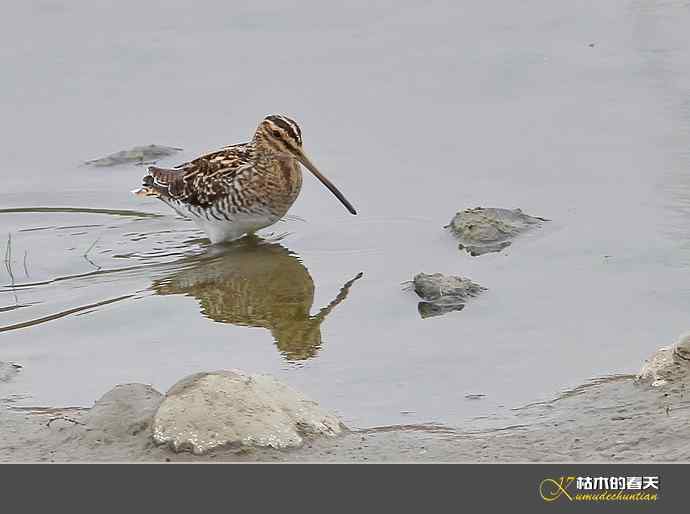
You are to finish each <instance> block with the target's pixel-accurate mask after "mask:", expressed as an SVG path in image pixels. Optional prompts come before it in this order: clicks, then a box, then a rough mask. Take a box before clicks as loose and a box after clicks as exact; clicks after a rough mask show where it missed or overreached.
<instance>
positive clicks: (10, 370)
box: [0, 362, 22, 382]
mask: <svg viewBox="0 0 690 514" xmlns="http://www.w3.org/2000/svg"><path fill="white" fill-rule="evenodd" d="M20 369H22V367H21V366H20V365H19V364H15V363H13V362H0V382H9V381H10V380H12V379H13V378H14V376H15V375H16V374H17V373H19V370H20Z"/></svg>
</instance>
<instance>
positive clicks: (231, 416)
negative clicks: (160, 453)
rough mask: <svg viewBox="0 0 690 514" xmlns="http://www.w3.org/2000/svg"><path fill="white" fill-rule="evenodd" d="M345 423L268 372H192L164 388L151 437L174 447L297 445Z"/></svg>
mask: <svg viewBox="0 0 690 514" xmlns="http://www.w3.org/2000/svg"><path fill="white" fill-rule="evenodd" d="M343 430H345V426H344V425H343V424H342V423H341V422H340V420H339V419H338V418H337V417H335V416H334V415H332V414H329V413H327V412H325V411H323V410H321V408H320V407H319V406H318V404H317V403H316V402H314V401H312V400H309V399H308V398H306V397H304V396H302V395H301V394H300V393H298V392H297V391H295V390H293V389H291V388H289V387H287V386H286V385H284V384H282V383H280V382H278V381H277V380H275V379H274V378H272V377H270V376H268V375H248V374H245V373H243V372H241V371H236V370H235V371H215V372H209V373H196V374H194V375H191V376H189V377H187V378H185V379H182V380H181V381H179V382H178V383H177V384H175V385H174V386H173V387H172V388H171V389H170V390H169V391H168V393H167V394H166V396H165V399H164V400H163V402H162V403H161V405H160V407H159V409H158V412H157V413H156V415H155V417H154V421H153V439H154V441H155V442H156V443H158V444H168V445H169V447H170V448H171V449H172V450H173V451H176V452H179V451H185V450H191V451H192V452H193V453H195V454H203V453H206V452H208V451H210V450H212V449H214V448H220V447H225V446H235V445H237V446H268V447H272V448H288V447H297V446H301V445H302V443H303V442H304V437H305V436H317V435H325V436H335V435H338V434H340V433H341V432H342V431H343Z"/></svg>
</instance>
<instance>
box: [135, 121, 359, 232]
mask: <svg viewBox="0 0 690 514" xmlns="http://www.w3.org/2000/svg"><path fill="white" fill-rule="evenodd" d="M300 164H302V165H303V166H304V167H305V168H307V169H308V170H309V171H311V172H312V173H313V174H314V176H315V177H316V178H318V179H319V180H320V181H321V183H322V184H323V185H324V186H326V187H327V188H328V189H330V191H331V192H332V193H333V194H334V195H335V196H336V197H337V198H338V200H340V201H341V202H342V203H343V205H345V207H346V208H347V210H348V211H350V213H352V214H357V211H355V209H354V207H352V204H350V202H348V201H347V199H346V198H345V197H344V196H343V194H342V193H341V192H340V191H339V190H338V188H337V187H335V186H334V185H333V183H332V182H331V181H330V180H328V179H327V178H326V177H324V176H323V175H322V174H321V172H320V171H319V170H318V169H317V168H316V166H314V165H313V164H312V163H311V161H310V160H309V159H308V158H307V156H306V155H305V153H304V150H303V149H302V132H301V130H300V128H299V126H298V125H297V123H295V122H294V121H293V120H291V119H290V118H287V117H285V116H278V115H272V116H267V117H266V118H264V119H263V121H261V123H259V126H258V128H257V129H256V132H255V134H254V138H253V139H252V140H251V141H250V142H248V143H242V144H238V145H231V146H227V147H225V148H222V149H220V150H218V151H216V152H212V153H209V154H206V155H202V156H200V157H197V158H196V159H194V160H193V161H189V162H187V163H184V164H181V165H179V166H176V167H175V168H158V167H156V166H151V167H149V169H148V174H147V175H146V176H145V177H144V178H143V184H142V187H141V188H140V189H137V190H134V191H132V192H133V193H134V194H135V195H137V196H154V197H157V198H159V199H160V200H162V201H163V202H164V203H166V204H167V205H169V206H170V207H172V208H173V209H174V210H175V211H176V212H177V213H178V214H180V215H182V216H184V217H186V218H190V219H191V220H192V221H194V222H195V223H196V224H197V225H198V226H199V227H200V228H201V229H202V230H203V231H204V232H206V234H207V235H208V237H209V239H211V242H212V243H218V242H221V241H231V240H233V239H237V238H239V237H241V236H243V235H244V234H253V233H254V232H256V231H257V230H259V229H261V228H264V227H268V226H269V225H272V224H274V223H275V222H276V221H278V220H279V219H280V218H282V217H283V216H284V215H285V214H286V213H287V211H288V209H290V207H291V206H292V204H293V203H294V202H295V200H296V199H297V196H298V195H299V192H300V189H301V188H302V171H301V170H300Z"/></svg>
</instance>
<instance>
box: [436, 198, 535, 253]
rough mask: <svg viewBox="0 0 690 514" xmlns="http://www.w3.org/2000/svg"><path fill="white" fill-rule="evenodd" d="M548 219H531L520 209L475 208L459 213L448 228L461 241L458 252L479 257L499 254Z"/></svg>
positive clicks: (532, 217) (533, 217) (531, 217)
mask: <svg viewBox="0 0 690 514" xmlns="http://www.w3.org/2000/svg"><path fill="white" fill-rule="evenodd" d="M544 221H548V220H547V219H545V218H539V217H535V216H529V215H527V214H525V213H523V212H522V210H520V209H512V210H511V209H497V208H484V207H476V208H474V209H465V210H464V211H461V212H458V213H457V214H456V215H455V216H454V217H453V219H452V220H451V221H450V224H448V225H447V226H446V227H445V228H450V230H451V232H453V234H455V236H456V237H457V238H458V240H459V241H460V244H459V248H460V249H461V250H463V249H464V250H466V251H467V252H468V253H469V254H470V255H473V256H478V255H483V254H485V253H490V252H500V251H501V250H503V249H504V248H506V247H508V246H510V245H511V240H512V239H513V238H514V237H515V236H517V235H518V234H520V233H522V232H525V231H526V230H529V229H530V228H533V227H535V226H538V225H539V224H541V223H542V222H544Z"/></svg>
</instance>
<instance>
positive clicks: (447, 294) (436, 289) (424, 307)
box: [412, 273, 486, 318]
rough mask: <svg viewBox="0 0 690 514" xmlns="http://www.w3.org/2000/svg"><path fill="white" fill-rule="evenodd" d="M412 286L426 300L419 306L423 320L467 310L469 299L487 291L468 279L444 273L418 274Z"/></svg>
mask: <svg viewBox="0 0 690 514" xmlns="http://www.w3.org/2000/svg"><path fill="white" fill-rule="evenodd" d="M412 285H413V287H414V291H415V293H417V295H418V296H419V297H420V298H422V299H423V300H424V301H423V302H419V304H418V310H419V314H420V315H421V317H422V318H429V317H432V316H440V315H442V314H446V313H448V312H452V311H460V310H462V309H464V308H465V303H466V302H467V300H468V299H469V298H472V297H474V296H477V295H478V294H479V293H481V292H482V291H486V288H485V287H482V286H480V285H479V284H476V283H474V282H472V281H471V280H470V279H468V278H462V277H456V276H452V275H443V274H442V273H434V274H431V275H428V274H426V273H418V274H417V275H415V277H414V279H413V280H412Z"/></svg>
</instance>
